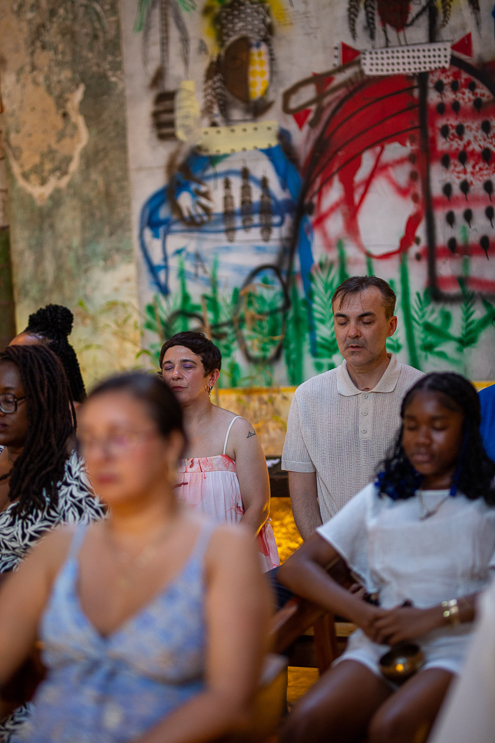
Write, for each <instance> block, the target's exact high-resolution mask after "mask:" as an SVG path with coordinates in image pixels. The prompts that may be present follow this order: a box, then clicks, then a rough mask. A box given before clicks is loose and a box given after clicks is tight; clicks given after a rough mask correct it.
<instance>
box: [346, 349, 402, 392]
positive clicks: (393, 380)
mask: <svg viewBox="0 0 495 743" xmlns="http://www.w3.org/2000/svg"><path fill="white" fill-rule="evenodd" d="M389 356H390V361H389V364H388V366H387V368H386V369H385V371H384V373H383V376H382V378H381V379H380V381H379V382H378V384H377V385H375V387H373V389H372V390H370V392H393V391H394V390H395V387H396V385H397V382H398V381H399V375H400V366H399V364H398V362H397V358H396V356H395V354H393V353H391V354H389ZM337 392H338V393H339V395H344V396H345V397H351V396H352V395H360V394H361V393H362V390H358V388H357V387H356V385H355V384H354V382H353V381H352V379H351V378H350V376H349V372H348V371H347V361H346V360H345V359H344V361H343V362H342V364H341V365H340V366H338V367H337Z"/></svg>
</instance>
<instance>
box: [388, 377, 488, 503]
mask: <svg viewBox="0 0 495 743" xmlns="http://www.w3.org/2000/svg"><path fill="white" fill-rule="evenodd" d="M418 392H434V393H437V394H438V395H439V397H440V398H441V401H442V405H445V407H447V408H449V410H454V411H456V412H462V413H463V415H464V423H463V438H462V446H461V452H460V454H459V460H458V463H457V468H456V471H455V473H454V476H453V478H452V484H451V488H450V495H451V496H455V495H456V494H457V492H458V491H461V492H462V493H464V495H465V496H466V497H467V498H469V499H470V500H476V499H478V498H484V500H485V501H486V503H487V504H488V505H489V506H494V505H495V462H493V461H492V460H491V459H490V458H489V457H488V455H487V453H486V452H485V449H484V446H483V442H482V440H481V435H480V430H479V427H480V422H481V410H480V404H479V400H478V395H477V393H476V390H475V388H474V387H473V385H472V384H471V382H469V381H468V380H467V379H466V378H465V377H463V376H462V375H461V374H455V373H454V372H441V373H440V372H433V373H432V374H426V375H425V376H424V377H421V379H419V380H418V381H417V382H416V384H415V385H413V387H411V389H410V390H409V391H408V392H407V393H406V395H405V397H404V399H403V401H402V405H401V411H400V415H401V419H402V420H403V419H404V413H405V410H406V408H407V407H408V406H409V404H410V403H411V401H412V399H413V398H414V397H415V395H416V394H417V393H418ZM403 428H404V426H403V424H402V425H401V427H400V430H399V432H398V434H397V437H396V439H395V441H394V443H393V444H392V447H391V449H390V451H389V453H388V454H387V456H386V457H385V459H384V460H383V461H382V462H381V463H380V465H379V467H378V471H377V476H376V481H375V484H376V487H377V488H378V490H379V493H380V495H386V496H388V497H389V498H392V500H403V499H406V498H412V497H413V496H414V495H415V493H416V491H417V490H418V488H420V487H421V482H422V479H423V478H422V475H421V474H420V473H419V472H417V470H415V469H414V467H413V466H412V464H411V463H410V461H409V459H408V458H407V457H406V453H405V451H404V447H403V446H402V433H403Z"/></svg>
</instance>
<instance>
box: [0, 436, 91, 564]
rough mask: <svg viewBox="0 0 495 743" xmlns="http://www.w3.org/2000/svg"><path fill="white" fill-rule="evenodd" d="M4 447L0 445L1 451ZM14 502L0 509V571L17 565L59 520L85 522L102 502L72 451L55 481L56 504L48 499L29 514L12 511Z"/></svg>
mask: <svg viewBox="0 0 495 743" xmlns="http://www.w3.org/2000/svg"><path fill="white" fill-rule="evenodd" d="M2 451H3V447H0V454H1V453H2ZM13 507H14V504H13V503H12V504H11V505H9V506H8V508H6V509H5V511H2V512H1V513H0V573H6V572H8V571H9V570H13V569H14V568H16V567H17V566H18V565H19V563H20V561H21V560H22V558H23V557H24V555H25V554H26V552H27V550H28V549H29V547H31V545H32V544H33V543H34V542H35V541H36V540H37V539H39V537H41V535H42V534H44V533H45V532H47V531H49V530H50V529H53V527H54V526H57V525H58V524H88V523H89V522H91V521H97V520H98V519H100V518H102V516H103V515H104V510H103V506H102V504H101V502H100V501H99V499H98V498H97V497H95V496H94V495H93V493H92V490H91V487H90V483H89V480H88V476H87V474H86V471H85V469H84V464H83V461H82V459H80V457H79V456H78V455H77V454H76V452H72V454H71V455H70V456H69V458H68V459H67V462H66V464H65V474H64V478H63V480H62V481H61V482H60V483H59V485H58V505H57V506H56V507H53V506H50V505H49V504H48V503H47V505H46V506H45V508H44V509H43V510H39V511H36V512H35V513H32V514H30V515H29V516H26V515H22V516H17V515H16V514H15V512H14V513H13Z"/></svg>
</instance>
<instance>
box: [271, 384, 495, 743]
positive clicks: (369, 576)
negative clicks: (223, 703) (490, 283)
mask: <svg viewBox="0 0 495 743" xmlns="http://www.w3.org/2000/svg"><path fill="white" fill-rule="evenodd" d="M401 418H402V427H401V430H400V432H399V435H398V437H397V440H396V443H395V446H394V448H393V451H392V452H391V454H390V456H389V457H388V458H387V459H385V461H384V462H383V464H382V469H381V471H380V472H379V474H378V477H377V479H376V482H375V483H371V484H370V485H368V486H367V487H366V488H364V490H362V491H361V492H360V493H358V494H357V495H356V496H355V497H354V498H352V499H351V501H350V502H349V503H348V504H347V505H346V506H345V507H344V508H343V509H342V510H341V511H340V512H339V513H338V514H337V515H336V516H334V517H333V518H332V519H331V520H330V521H328V522H327V523H326V524H324V525H323V526H320V527H319V528H318V529H317V533H315V534H314V535H313V536H312V537H311V538H310V539H309V540H308V541H307V542H305V543H304V545H303V546H302V547H301V548H300V549H299V550H298V552H296V553H295V554H294V555H293V556H292V557H290V558H289V560H288V561H287V562H286V563H285V565H283V566H282V567H281V568H280V571H279V580H280V581H281V583H284V584H285V585H287V586H288V587H289V588H290V589H291V590H292V591H294V592H295V593H296V594H299V595H301V596H304V597H306V598H308V599H311V600H312V601H315V602H317V603H319V604H320V605H321V606H324V607H325V608H326V609H328V610H330V611H331V612H332V613H336V614H338V615H341V616H345V617H347V618H348V619H350V620H351V621H352V622H354V623H355V624H356V625H357V626H358V628H359V629H358V630H357V631H356V632H355V633H354V634H353V635H352V636H351V638H350V640H349V643H348V646H347V649H346V651H345V652H344V654H343V655H342V656H340V658H338V659H337V660H336V661H335V662H334V664H333V666H332V668H331V669H330V670H329V671H328V672H327V673H326V674H325V675H324V676H322V678H321V679H320V680H319V682H318V683H317V684H316V685H315V686H314V687H313V688H312V689H311V691H310V692H309V693H308V694H307V695H306V696H305V697H304V698H303V699H302V700H301V701H300V703H299V704H298V705H296V707H295V708H294V710H293V712H292V713H291V714H290V715H289V717H288V719H287V722H286V726H285V729H284V732H283V734H282V736H281V743H302V742H303V741H304V742H306V741H311V742H312V743H320V742H323V741H329V740H331V741H332V743H343V742H344V741H345V743H353V742H356V743H357V741H361V740H362V739H363V738H366V739H367V740H368V741H369V742H370V743H412V742H413V741H414V743H422V741H425V740H426V738H427V736H428V733H429V730H430V728H431V725H432V723H433V721H434V719H435V716H436V715H437V712H438V710H439V709H440V706H441V704H442V701H443V699H444V696H445V693H446V691H447V689H448V687H449V684H450V682H451V680H452V678H453V676H454V675H455V674H457V673H458V672H459V670H460V667H461V665H462V663H463V660H464V657H465V654H466V650H467V646H468V641H469V633H470V630H471V623H472V620H473V618H474V616H475V613H476V598H477V594H478V593H479V592H480V591H482V590H483V589H484V588H485V587H486V586H487V584H488V582H489V580H490V573H491V572H493V570H494V568H495V508H494V506H495V487H494V477H495V463H494V462H492V461H491V460H490V459H489V458H488V456H487V455H486V453H485V451H484V448H483V445H482V443H481V438H480V432H479V423H480V406H479V402H478V396H477V394H476V391H475V389H474V387H473V386H472V385H471V384H470V383H469V382H468V381H467V380H466V379H464V377H461V376H460V375H458V374H453V373H444V374H438V373H434V374H428V375H427V376H425V377H422V378H421V379H420V380H419V381H418V382H417V383H416V384H415V385H414V386H413V387H412V388H411V390H410V391H409V392H408V393H407V394H406V396H405V398H404V400H403V403H402V409H401ZM349 466H352V462H350V463H349ZM337 556H340V557H341V558H342V559H343V560H344V561H345V562H346V563H347V565H348V567H349V568H350V569H351V570H352V571H353V572H354V573H355V574H356V575H358V576H359V578H360V580H361V582H362V584H363V586H364V587H365V589H366V591H367V592H368V593H376V594H378V599H379V605H378V606H374V605H372V604H370V603H367V602H366V601H363V600H362V599H360V598H359V597H358V596H357V595H355V594H353V593H351V592H349V591H346V590H345V589H344V588H342V587H341V586H339V585H338V584H337V583H336V582H334V581H333V580H332V578H331V577H330V576H329V575H328V574H327V572H326V571H325V569H324V568H325V566H326V565H328V564H329V563H330V562H331V561H332V560H333V559H334V558H335V557H337ZM408 640H409V641H414V642H415V643H417V644H418V645H419V646H420V648H421V649H422V651H423V653H424V658H425V662H424V665H423V667H422V668H421V669H420V670H419V671H417V673H416V674H415V675H413V676H411V677H410V678H409V679H408V680H407V681H405V683H403V685H402V686H400V688H397V687H396V686H395V685H394V684H392V683H391V682H390V681H388V680H387V679H386V678H385V677H384V676H383V675H382V674H381V670H380V658H381V657H382V656H383V655H384V654H385V653H386V652H387V651H388V650H389V649H390V646H391V645H395V644H397V643H399V642H402V641H408Z"/></svg>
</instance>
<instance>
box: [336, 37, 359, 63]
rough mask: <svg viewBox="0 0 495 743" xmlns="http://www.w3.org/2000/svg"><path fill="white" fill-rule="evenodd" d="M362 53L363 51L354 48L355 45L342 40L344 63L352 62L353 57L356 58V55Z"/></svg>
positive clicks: (341, 53)
mask: <svg viewBox="0 0 495 743" xmlns="http://www.w3.org/2000/svg"><path fill="white" fill-rule="evenodd" d="M360 54H361V52H360V51H359V49H354V47H352V46H349V45H348V44H344V42H343V41H341V42H340V59H341V61H342V64H347V62H351V61H352V60H353V59H356V57H359V55H360Z"/></svg>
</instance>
